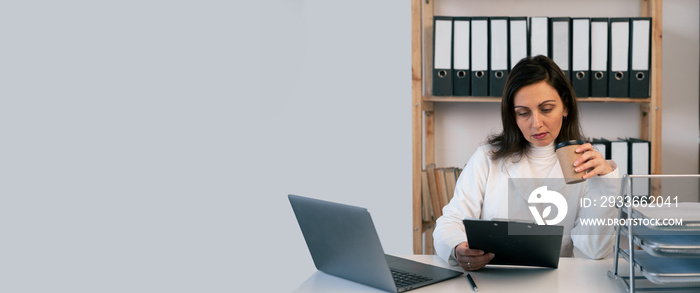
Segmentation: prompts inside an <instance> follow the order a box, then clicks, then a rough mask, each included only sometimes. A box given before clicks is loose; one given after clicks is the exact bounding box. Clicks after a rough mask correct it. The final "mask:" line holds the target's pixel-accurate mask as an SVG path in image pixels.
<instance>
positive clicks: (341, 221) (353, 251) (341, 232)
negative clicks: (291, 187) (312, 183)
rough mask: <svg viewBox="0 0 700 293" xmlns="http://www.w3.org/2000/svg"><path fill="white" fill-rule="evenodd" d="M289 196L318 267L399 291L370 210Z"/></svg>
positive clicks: (380, 287) (354, 279) (376, 286)
mask: <svg viewBox="0 0 700 293" xmlns="http://www.w3.org/2000/svg"><path fill="white" fill-rule="evenodd" d="M288 197H289V202H290V203H291V204H292V209H293V210H294V214H295V215H296V218H297V221H298V222H299V227H300V228H301V232H302V234H303V235H304V239H305V240H306V245H307V246H308V248H309V252H310V253H311V257H312V258H313V260H314V264H315V265H316V268H317V269H318V270H320V271H322V272H325V273H327V274H331V275H334V276H338V277H341V278H344V279H348V280H351V281H355V282H358V283H362V284H366V285H368V286H372V287H375V288H379V289H383V290H387V291H392V292H396V291H397V289H396V285H395V283H394V279H393V277H392V275H391V271H390V269H389V265H388V264H387V262H386V258H385V256H384V251H383V249H382V245H381V243H380V242H379V237H378V236H377V231H376V229H375V228H374V224H373V223H372V218H371V216H370V215H369V212H368V211H367V209H364V208H360V207H355V206H349V205H344V204H339V203H333V202H328V201H323V200H318V199H313V198H307V197H302V196H298V195H292V194H290V195H289V196H288Z"/></svg>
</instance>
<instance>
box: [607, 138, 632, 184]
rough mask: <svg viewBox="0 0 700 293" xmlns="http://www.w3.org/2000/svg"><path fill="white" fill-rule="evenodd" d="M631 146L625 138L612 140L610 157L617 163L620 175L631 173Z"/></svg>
mask: <svg viewBox="0 0 700 293" xmlns="http://www.w3.org/2000/svg"><path fill="white" fill-rule="evenodd" d="M628 153H629V146H628V145H627V141H626V140H624V139H618V140H611V141H610V159H611V160H613V161H615V163H617V169H618V170H619V172H620V176H622V175H624V174H629V164H628V162H627V161H628V160H629V156H628Z"/></svg>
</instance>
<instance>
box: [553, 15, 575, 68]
mask: <svg viewBox="0 0 700 293" xmlns="http://www.w3.org/2000/svg"><path fill="white" fill-rule="evenodd" d="M549 23H550V25H549V28H550V30H551V32H550V36H551V37H550V38H549V40H550V50H549V53H550V56H551V58H552V61H554V63H556V64H557V65H558V66H559V68H561V71H563V72H564V76H566V78H568V79H569V80H571V49H570V46H571V28H570V24H571V18H569V17H552V18H550V19H549Z"/></svg>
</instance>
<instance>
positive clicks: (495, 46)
mask: <svg viewBox="0 0 700 293" xmlns="http://www.w3.org/2000/svg"><path fill="white" fill-rule="evenodd" d="M489 28H490V29H489V32H490V34H489V39H490V40H489V44H490V46H489V53H490V64H489V96H492V97H500V96H502V95H503V88H504V87H505V85H506V77H507V76H508V17H490V18H489Z"/></svg>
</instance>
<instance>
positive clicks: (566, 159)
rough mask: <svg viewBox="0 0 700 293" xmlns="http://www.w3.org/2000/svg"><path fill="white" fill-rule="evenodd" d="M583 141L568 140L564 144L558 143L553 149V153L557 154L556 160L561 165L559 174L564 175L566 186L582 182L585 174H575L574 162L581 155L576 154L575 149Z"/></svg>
mask: <svg viewBox="0 0 700 293" xmlns="http://www.w3.org/2000/svg"><path fill="white" fill-rule="evenodd" d="M582 144H583V141H580V140H570V141H565V142H560V143H558V144H557V146H556V147H554V151H555V152H556V153H557V158H558V159H559V165H561V172H562V173H563V174H564V181H566V184H575V183H579V182H583V181H585V180H586V179H583V175H584V174H586V173H584V172H583V171H581V172H576V171H575V170H574V169H575V167H574V161H576V159H578V157H579V156H580V155H581V154H579V153H576V148H578V146H580V145H582Z"/></svg>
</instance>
